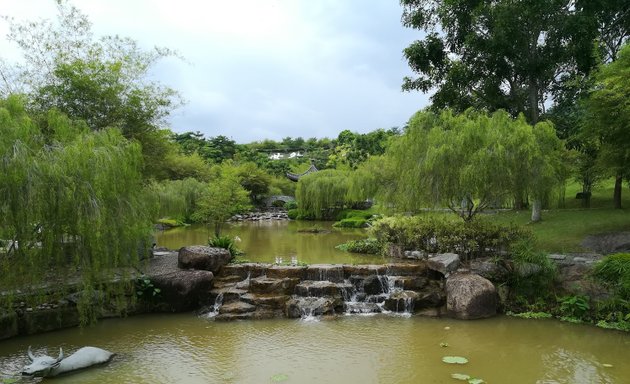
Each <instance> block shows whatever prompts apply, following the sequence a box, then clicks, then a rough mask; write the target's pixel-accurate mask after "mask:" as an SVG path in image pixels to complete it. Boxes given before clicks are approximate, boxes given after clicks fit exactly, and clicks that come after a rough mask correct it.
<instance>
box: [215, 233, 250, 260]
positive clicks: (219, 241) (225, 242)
mask: <svg viewBox="0 0 630 384" xmlns="http://www.w3.org/2000/svg"><path fill="white" fill-rule="evenodd" d="M208 245H209V246H211V247H216V248H223V249H227V250H228V251H229V252H230V255H232V257H235V256H238V255H242V254H243V251H241V250H240V249H238V248H237V247H236V244H235V241H234V239H233V238H231V237H230V236H215V237H212V238H210V239H209V240H208Z"/></svg>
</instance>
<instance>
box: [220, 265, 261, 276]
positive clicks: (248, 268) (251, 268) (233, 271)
mask: <svg viewBox="0 0 630 384" xmlns="http://www.w3.org/2000/svg"><path fill="white" fill-rule="evenodd" d="M269 266H270V265H269V264H261V263H242V264H228V265H225V266H224V267H223V268H222V269H221V272H220V274H219V275H220V276H219V277H220V278H221V277H223V276H230V275H236V276H240V277H241V279H242V280H243V279H246V278H247V277H248V276H249V277H250V278H255V277H260V276H265V275H266V273H267V268H269Z"/></svg>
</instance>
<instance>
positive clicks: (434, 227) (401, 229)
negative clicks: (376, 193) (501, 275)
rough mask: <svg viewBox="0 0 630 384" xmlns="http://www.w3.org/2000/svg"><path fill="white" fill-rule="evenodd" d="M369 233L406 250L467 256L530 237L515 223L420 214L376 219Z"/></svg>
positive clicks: (498, 249) (497, 249) (499, 249)
mask: <svg viewBox="0 0 630 384" xmlns="http://www.w3.org/2000/svg"><path fill="white" fill-rule="evenodd" d="M372 233H373V235H374V236H375V237H376V238H377V239H378V240H379V241H380V242H381V243H393V244H398V245H400V246H402V247H403V248H404V249H406V250H419V251H425V252H427V253H443V252H455V253H458V254H460V255H462V256H464V257H465V258H466V259H469V260H470V259H472V258H477V257H482V256H484V255H486V254H488V253H489V254H496V253H499V252H503V251H507V250H508V249H509V248H510V246H511V244H512V243H514V242H515V241H517V240H520V239H528V238H531V237H532V235H531V233H530V232H528V231H525V230H523V229H522V228H519V227H517V226H515V225H509V226H506V225H496V224H492V223H488V222H485V221H478V220H472V221H468V222H464V221H460V220H458V221H449V220H445V219H438V218H434V217H420V216H410V217H388V218H384V219H381V220H378V221H376V222H374V223H373V225H372Z"/></svg>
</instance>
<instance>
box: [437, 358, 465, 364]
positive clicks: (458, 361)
mask: <svg viewBox="0 0 630 384" xmlns="http://www.w3.org/2000/svg"><path fill="white" fill-rule="evenodd" d="M442 361H443V362H445V363H447V364H466V363H467V362H468V359H467V358H465V357H461V356H444V357H443V358H442Z"/></svg>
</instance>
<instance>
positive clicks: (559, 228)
mask: <svg viewBox="0 0 630 384" xmlns="http://www.w3.org/2000/svg"><path fill="white" fill-rule="evenodd" d="M530 218H531V212H530V211H518V212H515V211H511V212H502V213H499V214H496V215H489V216H485V219H487V220H491V221H493V222H497V223H503V224H507V223H511V222H513V223H515V224H518V225H522V226H524V227H526V228H530V229H531V230H532V231H533V232H534V234H535V235H536V243H537V246H538V248H540V249H541V250H544V251H546V252H559V253H563V252H581V251H585V250H584V249H583V248H582V247H581V245H580V244H581V242H582V240H583V239H584V238H585V237H586V236H587V235H591V234H599V233H606V232H620V231H630V210H628V209H612V208H592V209H554V210H550V211H544V212H543V220H542V222H540V223H536V224H533V223H530Z"/></svg>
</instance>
